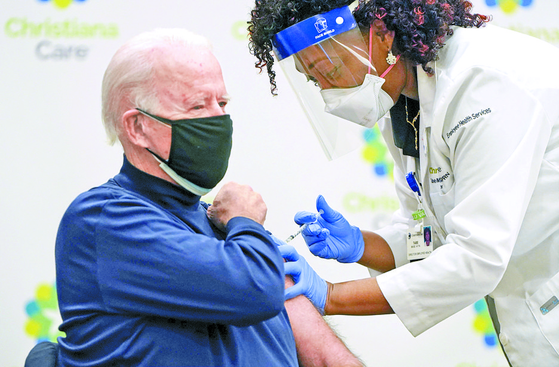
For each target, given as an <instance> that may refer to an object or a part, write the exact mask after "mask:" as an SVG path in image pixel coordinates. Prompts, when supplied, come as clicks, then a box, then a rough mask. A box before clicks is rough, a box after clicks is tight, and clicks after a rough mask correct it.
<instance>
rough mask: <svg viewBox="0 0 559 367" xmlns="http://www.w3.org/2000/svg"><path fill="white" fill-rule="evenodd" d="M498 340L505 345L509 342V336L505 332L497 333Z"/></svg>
mask: <svg viewBox="0 0 559 367" xmlns="http://www.w3.org/2000/svg"><path fill="white" fill-rule="evenodd" d="M499 340H500V341H501V344H502V345H503V347H504V346H506V345H507V344H508V343H509V337H508V336H507V334H505V333H500V334H499Z"/></svg>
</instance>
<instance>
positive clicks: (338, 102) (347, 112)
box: [320, 74, 394, 127]
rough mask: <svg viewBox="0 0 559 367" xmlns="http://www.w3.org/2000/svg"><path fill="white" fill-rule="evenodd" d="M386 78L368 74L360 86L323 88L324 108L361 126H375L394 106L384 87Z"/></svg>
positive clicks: (321, 92)
mask: <svg viewBox="0 0 559 367" xmlns="http://www.w3.org/2000/svg"><path fill="white" fill-rule="evenodd" d="M383 84H384V79H382V78H380V77H378V76H376V75H373V74H367V75H366V76H365V81H364V82H363V84H361V85H360V86H358V87H353V88H334V89H322V90H321V91H320V94H321V95H322V99H323V100H324V103H325V104H326V106H325V108H324V110H325V111H326V112H328V113H330V114H332V115H335V116H338V117H341V118H343V119H346V120H348V121H351V122H355V123H356V124H359V125H361V126H365V127H373V126H374V125H375V124H376V123H377V121H378V120H380V119H381V118H382V117H383V116H384V115H386V113H387V112H388V111H389V110H390V109H391V108H392V106H394V100H393V99H392V97H390V95H388V93H386V92H385V91H384V90H383V89H382V85H383Z"/></svg>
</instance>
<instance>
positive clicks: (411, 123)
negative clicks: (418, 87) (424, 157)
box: [406, 97, 421, 150]
mask: <svg viewBox="0 0 559 367" xmlns="http://www.w3.org/2000/svg"><path fill="white" fill-rule="evenodd" d="M420 112H421V110H418V111H417V115H415V117H414V118H413V121H410V118H409V116H408V97H406V121H407V122H408V124H410V125H411V127H413V131H414V134H415V150H418V149H417V128H416V127H415V122H416V121H417V119H418V118H419V113H420Z"/></svg>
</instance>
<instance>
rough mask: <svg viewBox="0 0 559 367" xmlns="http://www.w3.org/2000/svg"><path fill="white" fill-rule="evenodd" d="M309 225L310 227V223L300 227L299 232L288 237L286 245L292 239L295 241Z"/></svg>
mask: <svg viewBox="0 0 559 367" xmlns="http://www.w3.org/2000/svg"><path fill="white" fill-rule="evenodd" d="M308 225H309V224H308V223H305V224H303V225H302V226H301V227H299V229H298V230H297V232H295V233H293V234H292V235H291V236H289V237H287V239H286V240H285V243H287V242H289V241H291V240H292V239H294V238H295V237H297V236H298V235H299V233H301V232H302V231H303V229H305V228H307V226H308Z"/></svg>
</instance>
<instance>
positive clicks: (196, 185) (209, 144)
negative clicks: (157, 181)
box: [136, 108, 233, 195]
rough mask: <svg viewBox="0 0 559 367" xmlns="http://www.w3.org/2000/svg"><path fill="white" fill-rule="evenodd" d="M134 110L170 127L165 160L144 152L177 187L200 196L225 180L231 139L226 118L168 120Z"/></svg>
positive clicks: (231, 123)
mask: <svg viewBox="0 0 559 367" xmlns="http://www.w3.org/2000/svg"><path fill="white" fill-rule="evenodd" d="M136 109H137V110H138V111H140V112H141V113H143V114H144V115H146V116H148V117H151V118H152V119H154V120H157V121H159V122H162V123H164V124H167V125H170V126H171V129H172V130H171V134H172V136H171V151H170V153H169V159H168V160H164V159H163V158H161V157H160V156H158V155H157V154H155V153H154V152H152V151H151V150H149V149H147V150H148V151H149V152H150V153H151V154H153V155H154V156H155V157H156V158H157V159H158V160H159V161H160V162H161V165H160V167H161V168H162V169H163V170H164V171H165V172H166V173H167V174H169V176H171V178H173V179H174V180H175V181H177V183H178V184H179V185H181V186H183V187H184V188H186V189H187V190H189V191H191V192H193V193H194V194H197V195H204V194H206V193H208V192H209V191H210V190H211V189H213V188H214V187H215V186H216V185H217V184H218V183H219V181H221V179H222V178H223V176H225V172H226V171H227V166H228V164H229V156H230V154H231V146H232V135H233V122H232V121H231V118H230V116H229V115H220V116H212V117H204V118H194V119H183V120H168V119H165V118H163V117H159V116H156V115H152V114H150V113H148V112H145V111H142V110H140V109H139V108H136ZM169 168H170V169H171V170H169ZM173 173H175V175H173ZM177 175H178V176H179V177H178V178H177V177H176V176H177Z"/></svg>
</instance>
